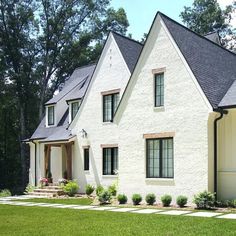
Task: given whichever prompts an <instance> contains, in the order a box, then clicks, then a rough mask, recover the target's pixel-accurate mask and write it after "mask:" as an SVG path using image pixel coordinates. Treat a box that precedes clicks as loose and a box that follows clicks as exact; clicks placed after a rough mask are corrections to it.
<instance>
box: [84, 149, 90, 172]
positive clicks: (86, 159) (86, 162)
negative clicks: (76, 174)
mask: <svg viewBox="0 0 236 236" xmlns="http://www.w3.org/2000/svg"><path fill="white" fill-rule="evenodd" d="M84 170H89V148H84Z"/></svg>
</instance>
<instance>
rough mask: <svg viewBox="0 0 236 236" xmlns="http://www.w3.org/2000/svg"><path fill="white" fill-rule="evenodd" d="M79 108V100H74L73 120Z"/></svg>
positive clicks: (72, 108) (72, 105) (72, 104)
mask: <svg viewBox="0 0 236 236" xmlns="http://www.w3.org/2000/svg"><path fill="white" fill-rule="evenodd" d="M78 110H79V102H78V101H77V102H72V103H71V121H72V120H73V119H74V118H75V116H76V113H77V112H78Z"/></svg>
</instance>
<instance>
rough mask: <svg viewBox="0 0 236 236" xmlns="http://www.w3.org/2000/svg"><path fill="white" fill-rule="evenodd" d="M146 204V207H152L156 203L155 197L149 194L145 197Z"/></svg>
mask: <svg viewBox="0 0 236 236" xmlns="http://www.w3.org/2000/svg"><path fill="white" fill-rule="evenodd" d="M145 200H146V202H147V204H148V205H153V204H154V203H155V201H156V196H155V194H154V193H149V194H147V195H146V198H145Z"/></svg>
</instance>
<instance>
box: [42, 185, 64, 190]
mask: <svg viewBox="0 0 236 236" xmlns="http://www.w3.org/2000/svg"><path fill="white" fill-rule="evenodd" d="M43 189H59V190H61V189H62V187H61V186H57V185H51V186H50V185H49V186H44V187H43Z"/></svg>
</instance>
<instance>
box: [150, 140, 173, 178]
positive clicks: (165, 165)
mask: <svg viewBox="0 0 236 236" xmlns="http://www.w3.org/2000/svg"><path fill="white" fill-rule="evenodd" d="M146 151H147V154H146V155H147V163H146V167H147V173H146V174H147V178H173V177H174V153H173V138H162V139H147V140H146Z"/></svg>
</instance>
